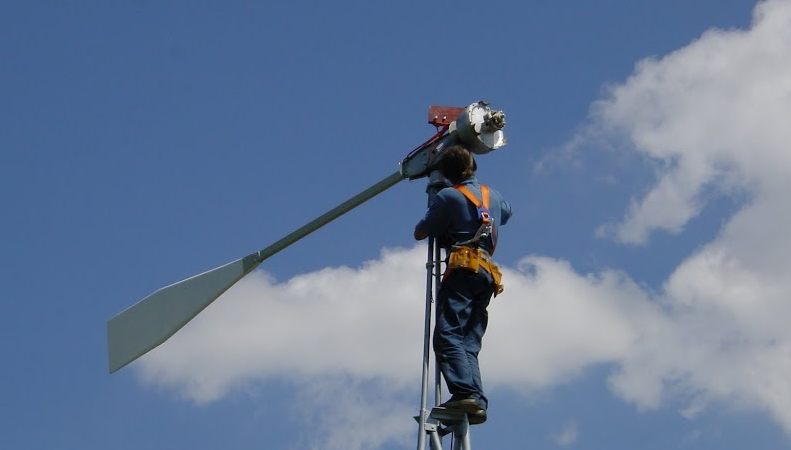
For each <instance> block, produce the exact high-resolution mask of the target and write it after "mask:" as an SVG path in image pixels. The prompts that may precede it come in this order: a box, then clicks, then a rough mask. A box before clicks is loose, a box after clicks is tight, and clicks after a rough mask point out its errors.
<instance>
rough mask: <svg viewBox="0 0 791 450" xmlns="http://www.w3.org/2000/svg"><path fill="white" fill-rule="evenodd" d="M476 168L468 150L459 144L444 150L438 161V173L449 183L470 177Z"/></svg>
mask: <svg viewBox="0 0 791 450" xmlns="http://www.w3.org/2000/svg"><path fill="white" fill-rule="evenodd" d="M476 166H477V164H476V163H475V159H473V157H472V154H471V153H470V152H469V150H467V149H466V148H464V147H462V146H461V145H459V144H455V145H451V146H450V147H448V148H446V149H445V151H444V152H443V153H442V159H440V161H439V171H440V172H442V175H443V176H445V178H447V179H449V180H451V181H461V180H463V179H465V178H467V177H470V176H472V175H473V174H474V173H475V169H476V168H477V167H476Z"/></svg>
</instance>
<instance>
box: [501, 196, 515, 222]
mask: <svg viewBox="0 0 791 450" xmlns="http://www.w3.org/2000/svg"><path fill="white" fill-rule="evenodd" d="M513 213H514V212H513V210H512V209H511V205H510V204H509V203H508V202H507V201H505V200H502V201H501V202H500V225H505V224H506V223H508V219H510V218H511V216H512V215H513Z"/></svg>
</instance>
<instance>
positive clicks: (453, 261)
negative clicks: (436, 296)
mask: <svg viewBox="0 0 791 450" xmlns="http://www.w3.org/2000/svg"><path fill="white" fill-rule="evenodd" d="M481 268H483V270H485V271H487V272H489V274H490V275H491V276H492V279H493V280H494V296H495V297H496V296H497V294H500V293H501V292H503V289H504V287H503V284H502V281H503V275H502V273H500V268H499V267H497V264H495V263H493V262H492V260H491V258H490V257H489V254H488V253H486V252H485V251H483V250H481V249H474V248H469V247H455V248H453V250H452V251H451V252H450V256H449V257H448V272H450V271H451V270H456V269H465V270H471V271H473V272H478V269H481ZM448 272H446V274H447V273H448Z"/></svg>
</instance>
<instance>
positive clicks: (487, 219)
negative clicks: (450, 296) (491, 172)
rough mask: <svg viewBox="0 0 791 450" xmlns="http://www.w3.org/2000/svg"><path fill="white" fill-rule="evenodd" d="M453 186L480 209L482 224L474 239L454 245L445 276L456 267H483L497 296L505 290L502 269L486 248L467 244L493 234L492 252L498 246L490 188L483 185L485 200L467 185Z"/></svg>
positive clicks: (482, 195)
mask: <svg viewBox="0 0 791 450" xmlns="http://www.w3.org/2000/svg"><path fill="white" fill-rule="evenodd" d="M453 187H454V188H456V189H457V190H458V191H459V192H461V193H462V194H464V196H465V197H466V198H467V200H469V201H470V202H471V203H472V204H473V205H475V207H476V208H477V209H478V219H479V220H480V221H481V226H480V227H479V228H478V231H477V232H476V233H475V236H474V237H473V238H472V239H470V240H468V241H465V242H459V243H456V244H455V245H454V246H453V248H452V249H451V252H450V255H449V256H448V268H447V270H446V271H445V275H444V277H447V276H448V274H449V273H450V271H452V270H454V269H467V270H471V271H473V272H477V271H478V269H479V268H482V269H484V270H485V271H487V272H489V274H490V275H491V276H492V279H493V280H494V285H495V290H494V295H495V297H496V296H497V294H499V293H501V292H503V285H502V283H501V282H502V278H503V276H502V274H501V273H500V269H499V268H498V267H497V264H495V263H494V262H492V259H491V256H490V255H489V253H487V252H486V251H485V250H482V249H480V248H470V247H468V246H467V244H477V243H478V241H479V240H480V239H481V238H482V237H484V236H487V235H491V238H492V254H494V249H495V247H496V246H497V231H496V230H497V228H496V227H495V226H494V221H493V220H492V217H491V214H490V213H489V188H488V187H486V186H483V185H482V186H481V197H483V200H481V199H479V198H478V197H476V196H475V194H473V193H472V191H470V190H469V189H468V188H467V187H466V186H463V185H456V186H453ZM444 277H443V279H444Z"/></svg>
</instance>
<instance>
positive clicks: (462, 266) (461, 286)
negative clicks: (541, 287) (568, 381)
mask: <svg viewBox="0 0 791 450" xmlns="http://www.w3.org/2000/svg"><path fill="white" fill-rule="evenodd" d="M476 169H477V164H476V162H475V159H474V158H473V156H472V154H471V153H470V152H469V151H468V150H467V149H466V148H464V147H463V146H461V145H453V146H450V147H448V148H447V149H445V151H444V152H443V155H442V158H441V159H440V161H439V171H440V173H441V174H442V175H443V176H444V177H445V178H446V179H448V181H450V183H452V184H453V186H451V187H446V188H443V189H441V190H440V191H439V192H438V193H437V195H436V196H434V198H433V199H431V201H430V203H429V206H428V210H427V212H426V215H425V217H424V218H423V219H422V220H420V222H418V224H417V226H415V233H414V236H415V239H417V240H422V239H425V238H426V237H429V236H430V237H433V238H437V239H438V240H439V242H440V243H441V244H442V245H443V246H444V247H446V250H447V254H448V260H447V261H446V263H447V270H446V272H445V274H444V275H443V279H442V283H441V285H440V289H439V294H438V297H437V324H436V326H435V328H434V340H433V343H434V353H435V355H436V358H437V364H438V366H439V368H440V371H441V372H442V376H443V378H444V379H445V383H446V384H447V386H448V391H449V392H450V393H451V398H450V399H449V400H448V401H447V402H445V403H443V404H442V405H440V406H441V407H444V408H447V409H449V410H455V411H462V412H465V413H467V417H468V419H469V421H470V424H480V423H483V422H485V421H486V416H487V414H486V410H487V408H488V400H487V399H486V396H485V395H484V392H483V385H482V383H481V372H480V367H479V365H478V353H479V352H480V350H481V342H482V339H483V335H484V333H485V332H486V326H487V324H488V321H489V319H488V313H487V310H486V308H487V307H488V306H489V301H490V300H491V298H492V296H493V295H495V296H496V295H497V294H498V293H500V292H501V291H502V289H503V287H502V280H501V274H500V270H499V268H498V267H497V266H496V265H495V264H494V263H493V262H492V260H491V255H492V254H493V253H494V250H495V246H496V245H497V235H498V232H499V227H500V226H501V225H505V224H506V222H508V219H509V218H510V217H511V214H512V211H511V206H510V205H509V204H508V203H507V202H506V201H505V200H503V198H502V196H501V195H500V193H499V192H497V191H495V190H494V189H489V188H488V187H487V186H482V185H480V184H479V183H478V180H477V179H476V177H475V170H476Z"/></svg>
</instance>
